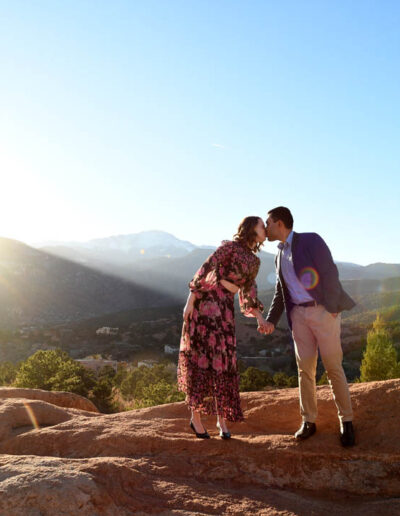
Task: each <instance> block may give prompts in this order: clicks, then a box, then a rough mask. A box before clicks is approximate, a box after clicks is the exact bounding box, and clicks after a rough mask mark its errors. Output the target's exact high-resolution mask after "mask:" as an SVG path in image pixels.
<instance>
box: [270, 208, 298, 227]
mask: <svg viewBox="0 0 400 516" xmlns="http://www.w3.org/2000/svg"><path fill="white" fill-rule="evenodd" d="M268 215H270V216H271V217H272V220H273V221H274V222H277V221H278V220H281V221H282V222H283V223H284V224H285V226H286V228H287V229H292V228H293V217H292V214H291V213H290V210H289V208H285V206H278V207H277V208H274V209H272V210H269V212H268Z"/></svg>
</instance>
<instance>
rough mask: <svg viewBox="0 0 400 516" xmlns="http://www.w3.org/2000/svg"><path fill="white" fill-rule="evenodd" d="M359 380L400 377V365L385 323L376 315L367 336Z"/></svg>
mask: <svg viewBox="0 0 400 516" xmlns="http://www.w3.org/2000/svg"><path fill="white" fill-rule="evenodd" d="M360 373H361V375H360V380H361V381H362V382H372V381H375V380H388V379H390V378H398V377H399V376H400V363H399V362H397V353H396V350H395V348H394V346H393V342H392V339H391V337H390V335H389V333H388V331H387V330H386V327H385V323H384V322H383V320H382V317H381V316H380V314H378V316H377V318H376V320H375V322H374V323H373V328H372V330H371V331H369V332H368V335H367V347H366V349H365V351H364V354H363V359H362V363H361V367H360Z"/></svg>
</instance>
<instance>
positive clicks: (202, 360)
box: [197, 355, 208, 369]
mask: <svg viewBox="0 0 400 516" xmlns="http://www.w3.org/2000/svg"><path fill="white" fill-rule="evenodd" d="M197 365H198V366H199V367H201V368H202V369H207V367H208V359H207V357H206V356H205V355H201V357H200V358H199V361H198V362H197Z"/></svg>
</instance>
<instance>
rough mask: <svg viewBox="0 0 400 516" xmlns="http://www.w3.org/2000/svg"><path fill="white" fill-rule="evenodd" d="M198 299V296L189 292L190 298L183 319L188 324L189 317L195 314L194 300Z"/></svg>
mask: <svg viewBox="0 0 400 516" xmlns="http://www.w3.org/2000/svg"><path fill="white" fill-rule="evenodd" d="M195 299H196V295H195V294H194V292H189V295H188V298H187V300H186V305H185V308H184V309H183V318H184V319H185V321H186V322H187V321H188V320H189V317H191V316H192V313H193V305H194V300H195Z"/></svg>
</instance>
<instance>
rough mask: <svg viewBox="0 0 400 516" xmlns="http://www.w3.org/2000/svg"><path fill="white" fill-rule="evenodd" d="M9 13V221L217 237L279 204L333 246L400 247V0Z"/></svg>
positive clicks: (0, 42) (69, 7) (3, 226)
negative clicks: (287, 208) (399, 224)
mask: <svg viewBox="0 0 400 516" xmlns="http://www.w3.org/2000/svg"><path fill="white" fill-rule="evenodd" d="M0 24H1V27H2V29H1V31H0V66H1V81H0V113H1V116H0V176H1V177H0V179H1V187H2V188H1V189H0V192H1V202H0V236H3V237H8V238H14V239H17V240H21V241H23V242H26V243H29V244H32V243H35V242H39V241H47V240H59V241H66V240H88V239H91V238H99V237H107V236H110V235H118V234H129V233H137V232H140V231H146V230H153V229H157V230H163V231H168V232H170V233H172V234H174V235H175V236H177V237H178V238H181V239H184V240H189V241H191V242H193V243H194V244H197V245H218V244H219V243H220V242H221V240H223V239H225V238H231V237H232V235H233V234H234V233H235V231H236V229H237V226H238V224H239V222H240V221H241V219H242V218H243V217H245V216H247V215H258V216H261V217H262V218H263V219H265V218H266V217H267V212H268V210H269V209H271V208H273V207H276V206H282V205H283V206H287V207H289V208H290V209H291V211H292V214H293V217H294V229H295V230H296V231H298V232H303V231H314V232H317V233H319V234H320V235H321V236H322V237H323V238H324V239H325V241H326V242H327V243H328V245H329V247H330V248H331V251H332V254H333V256H334V258H335V260H340V261H348V262H355V263H359V264H362V265H366V264H369V263H374V262H386V263H400V238H399V237H398V236H397V237H396V234H397V235H399V230H398V227H397V226H398V223H399V221H400V202H399V197H400V195H399V194H400V150H399V142H400V123H399V121H400V62H399V61H400V31H399V30H398V27H399V26H400V3H399V2H397V1H389V0H386V1H370V0H354V1H352V2H348V1H347V0H346V1H341V0H336V1H334V2H321V1H299V0H296V1H282V2H275V1H268V0H263V1H252V0H246V1H244V0H243V1H235V0H231V1H224V0H219V1H217V2H216V1H215V0H213V1H205V0H204V1H202V0H201V1H199V0H196V1H195V0H182V1H178V0H168V1H165V0H159V1H152V0H143V1H133V0H131V1H120V0H113V1H107V2H106V1H102V0H93V1H86V0H79V1H78V0H76V1H75V0H70V1H68V2H67V1H64V2H63V1H61V0H56V1H54V0H52V1H41V0H36V1H23V0H20V1H18V2H15V1H14V0H9V1H3V0H0ZM264 250H266V251H268V252H273V253H275V251H276V243H266V245H265V247H264Z"/></svg>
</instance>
